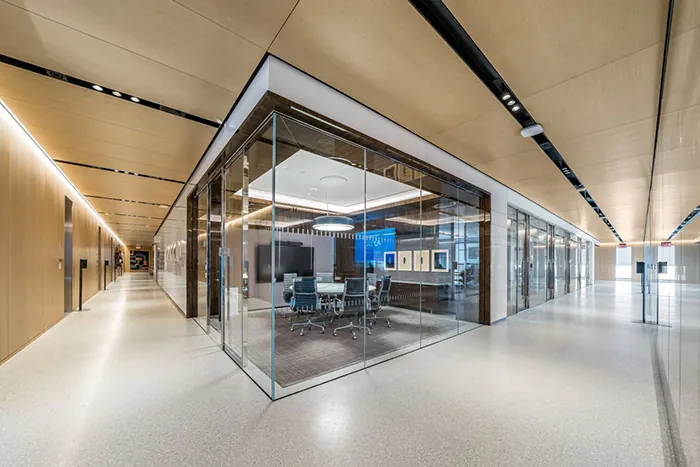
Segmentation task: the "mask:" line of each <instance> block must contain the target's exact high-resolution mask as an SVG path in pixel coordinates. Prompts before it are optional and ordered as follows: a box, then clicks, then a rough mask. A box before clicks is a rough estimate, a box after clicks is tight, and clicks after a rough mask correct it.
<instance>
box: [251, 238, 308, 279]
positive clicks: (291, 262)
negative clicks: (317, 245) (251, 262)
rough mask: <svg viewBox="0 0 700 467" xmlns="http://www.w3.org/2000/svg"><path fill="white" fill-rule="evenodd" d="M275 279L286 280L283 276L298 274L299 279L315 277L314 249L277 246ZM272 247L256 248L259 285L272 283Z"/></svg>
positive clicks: (262, 246) (256, 275)
mask: <svg viewBox="0 0 700 467" xmlns="http://www.w3.org/2000/svg"><path fill="white" fill-rule="evenodd" d="M275 253H276V257H275V262H276V267H275V278H276V279H277V282H281V281H282V280H284V278H283V274H289V273H296V274H297V276H299V277H304V276H313V275H314V249H313V248H312V247H308V246H290V245H276V246H275ZM271 265H272V245H258V246H257V247H256V248H255V270H256V273H255V278H256V280H257V282H258V283H265V282H272V266H271Z"/></svg>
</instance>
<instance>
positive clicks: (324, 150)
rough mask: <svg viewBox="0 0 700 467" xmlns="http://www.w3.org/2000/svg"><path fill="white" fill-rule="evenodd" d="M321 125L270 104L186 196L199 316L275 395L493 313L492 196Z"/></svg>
mask: <svg viewBox="0 0 700 467" xmlns="http://www.w3.org/2000/svg"><path fill="white" fill-rule="evenodd" d="M325 128H326V129H322V128H319V127H316V126H315V125H313V124H311V123H310V122H308V121H302V120H300V119H297V118H293V117H290V116H288V115H285V114H282V113H279V112H277V111H274V112H272V113H271V114H270V115H269V117H268V118H267V119H266V120H265V121H264V122H263V123H261V124H260V125H258V126H257V128H256V130H255V131H254V132H252V134H250V136H249V137H248V138H247V139H246V140H245V141H244V142H243V143H242V144H238V146H237V147H235V148H233V147H230V146H231V145H229V147H227V148H226V149H225V150H224V152H223V153H222V155H221V157H220V161H218V162H217V163H215V164H214V166H213V168H212V169H211V170H210V171H209V173H208V174H207V176H206V177H205V179H204V180H202V181H200V183H199V186H198V189H197V190H195V192H194V193H193V195H192V196H191V199H190V200H189V202H188V212H189V215H188V218H189V230H191V231H194V232H196V236H197V242H196V245H197V248H196V249H193V250H192V255H191V256H190V257H189V264H192V268H193V271H194V270H196V277H197V281H196V282H197V287H196V292H195V291H194V289H193V290H192V291H190V292H188V293H192V294H195V293H196V298H197V314H196V316H195V320H196V321H197V322H198V323H199V324H200V326H202V329H204V330H205V331H206V332H207V333H209V334H210V335H211V336H212V337H213V338H214V339H215V340H216V341H217V343H220V344H221V345H222V347H223V349H224V350H225V351H226V353H227V354H228V355H230V356H231V357H232V358H233V359H234V361H236V362H237V363H238V364H239V365H240V366H241V368H243V370H244V371H245V372H246V373H247V374H248V375H249V376H250V377H251V378H252V379H253V380H254V381H255V382H256V383H257V384H258V385H259V386H260V387H261V388H262V389H263V390H264V391H265V392H266V393H267V394H268V395H270V397H272V398H273V399H275V398H279V397H283V396H286V395H289V394H292V393H294V392H297V391H299V390H303V389H305V388H307V387H310V386H313V385H316V384H320V383H323V382H325V381H328V380H331V379H334V378H337V377H338V376H342V375H345V374H348V373H350V372H354V371H357V370H359V369H362V368H365V367H367V366H369V365H373V364H376V363H379V362H382V361H385V360H387V359H389V358H393V357H395V356H398V355H401V354H403V353H406V352H410V351H412V350H416V349H419V348H421V347H424V346H426V345H429V344H432V343H434V342H437V341H440V340H442V339H446V338H449V337H451V336H455V335H458V334H460V333H463V332H467V331H469V330H472V329H474V328H476V327H478V326H479V323H480V322H488V321H487V320H488V316H485V315H484V300H483V298H484V296H485V293H487V292H485V291H484V287H485V286H487V284H484V283H483V282H485V280H484V279H482V278H484V277H488V274H489V273H488V261H484V254H483V251H484V247H485V246H486V245H488V237H487V236H486V235H487V232H488V230H487V228H486V226H485V223H486V220H487V209H485V203H486V202H487V200H488V195H486V194H484V193H481V192H479V191H478V190H476V189H472V187H469V186H467V185H466V184H456V183H453V182H452V181H446V180H445V179H444V178H442V177H440V176H439V173H436V171H434V170H432V171H431V170H427V169H426V167H425V166H419V164H412V163H411V162H410V161H408V162H406V161H404V160H400V158H397V157H396V155H395V153H394V152H391V151H390V150H389V149H386V151H382V150H381V146H380V148H379V149H377V147H376V146H377V145H373V144H368V145H366V146H365V145H363V144H359V143H358V142H357V141H351V140H349V139H346V138H344V137H343V136H345V135H343V131H339V133H340V135H338V134H334V133H333V132H331V131H328V127H327V126H326V127H325ZM368 141H369V140H368ZM390 152H391V153H390ZM195 211H196V214H195V213H194V212H195ZM485 238H486V239H487V240H484V239H485ZM533 251H534V248H533ZM538 287H539V285H538Z"/></svg>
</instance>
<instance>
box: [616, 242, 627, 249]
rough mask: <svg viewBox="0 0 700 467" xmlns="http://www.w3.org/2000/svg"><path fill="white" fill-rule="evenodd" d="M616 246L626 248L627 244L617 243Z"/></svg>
mask: <svg viewBox="0 0 700 467" xmlns="http://www.w3.org/2000/svg"><path fill="white" fill-rule="evenodd" d="M617 247H618V248H627V244H626V243H620V244H619V245H617Z"/></svg>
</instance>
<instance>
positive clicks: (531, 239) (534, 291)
mask: <svg viewBox="0 0 700 467" xmlns="http://www.w3.org/2000/svg"><path fill="white" fill-rule="evenodd" d="M528 249H529V253H530V264H529V278H528V293H529V306H530V307H533V306H537V305H540V304H542V303H544V302H546V301H547V224H546V223H545V222H543V221H541V220H539V219H535V218H534V217H530V228H529V236H528Z"/></svg>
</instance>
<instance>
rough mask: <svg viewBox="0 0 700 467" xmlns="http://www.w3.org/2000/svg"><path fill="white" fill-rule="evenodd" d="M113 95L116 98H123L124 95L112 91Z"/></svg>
mask: <svg viewBox="0 0 700 467" xmlns="http://www.w3.org/2000/svg"><path fill="white" fill-rule="evenodd" d="M112 95H114V96H116V97H122V93H121V92H119V91H112Z"/></svg>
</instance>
